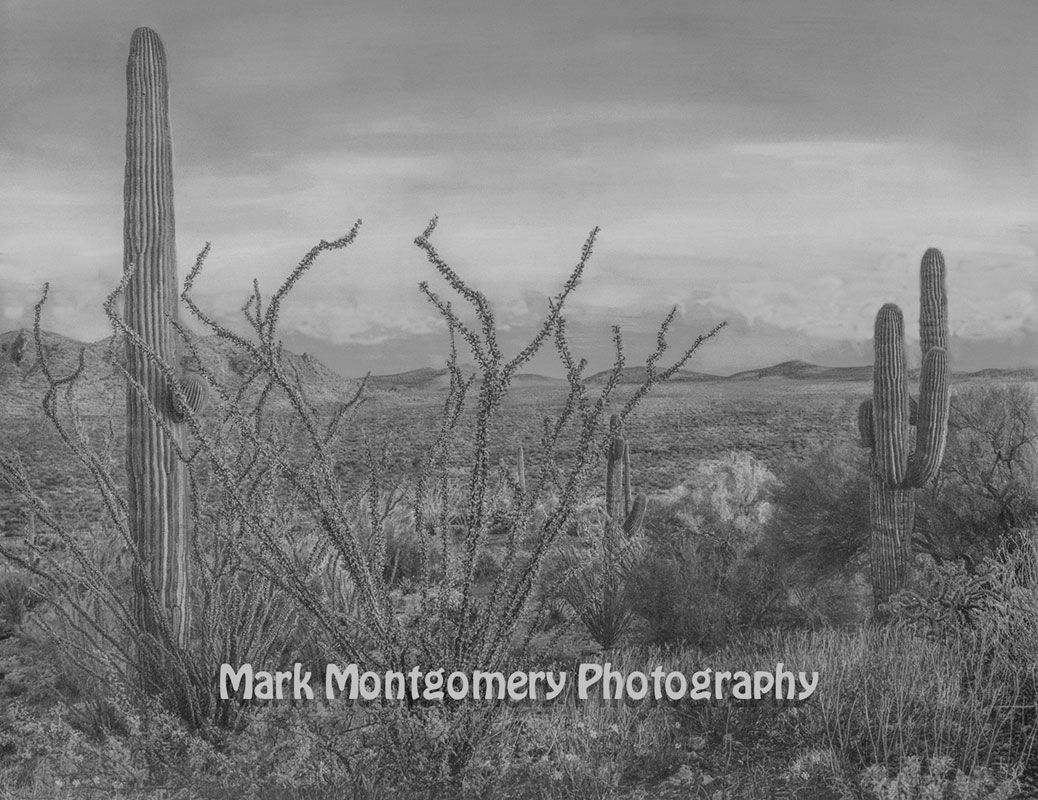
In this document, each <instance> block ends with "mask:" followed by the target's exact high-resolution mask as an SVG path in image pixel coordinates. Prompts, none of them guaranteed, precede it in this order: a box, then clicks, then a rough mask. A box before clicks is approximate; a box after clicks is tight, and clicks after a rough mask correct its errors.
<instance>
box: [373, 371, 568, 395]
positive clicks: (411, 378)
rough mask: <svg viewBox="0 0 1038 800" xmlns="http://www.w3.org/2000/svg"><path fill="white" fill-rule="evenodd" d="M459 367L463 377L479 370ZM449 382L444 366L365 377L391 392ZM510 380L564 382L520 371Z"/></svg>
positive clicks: (547, 383)
mask: <svg viewBox="0 0 1038 800" xmlns="http://www.w3.org/2000/svg"><path fill="white" fill-rule="evenodd" d="M459 369H460V370H461V374H462V375H463V376H464V377H465V378H470V377H472V376H473V375H477V373H478V372H479V370H478V369H477V368H476V367H475V366H474V365H473V364H462V365H461V366H460V368H459ZM450 382H451V376H450V370H448V369H447V368H446V367H443V368H442V369H435V368H433V367H423V368H421V369H412V370H409V371H407V372H397V373H393V374H391V375H370V376H368V379H367V385H368V386H370V387H372V388H375V389H384V390H387V391H391V392H394V391H401V390H403V391H421V390H424V389H432V390H436V389H447V388H449V387H450ZM512 382H513V385H515V386H560V385H562V384H564V383H565V380H563V379H562V378H549V377H548V376H547V375H537V374H534V373H520V374H518V375H516V376H515V377H514V378H513V379H512Z"/></svg>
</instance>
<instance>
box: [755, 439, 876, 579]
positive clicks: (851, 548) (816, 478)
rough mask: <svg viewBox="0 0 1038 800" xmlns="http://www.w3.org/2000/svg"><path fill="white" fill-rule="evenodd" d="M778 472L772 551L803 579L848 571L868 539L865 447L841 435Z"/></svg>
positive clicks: (770, 535) (837, 574) (830, 575)
mask: <svg viewBox="0 0 1038 800" xmlns="http://www.w3.org/2000/svg"><path fill="white" fill-rule="evenodd" d="M778 473H779V475H781V480H780V481H779V483H778V485H777V486H776V487H775V489H774V491H773V493H772V499H773V502H774V505H775V513H774V515H773V518H772V521H771V525H770V530H769V539H770V540H771V541H772V542H773V544H774V552H775V554H776V556H777V557H779V558H781V560H782V562H783V563H784V565H785V566H787V567H788V568H790V569H791V570H792V574H794V575H797V576H799V578H800V582H804V583H809V584H814V583H816V582H817V581H819V580H822V579H824V578H826V577H832V576H842V575H846V574H848V573H849V572H851V571H852V570H853V569H854V568H855V567H856V566H857V565H858V563H859V559H860V557H861V556H862V555H863V554H864V553H865V552H866V551H867V549H868V543H869V479H868V456H867V453H866V452H865V451H864V450H863V449H862V448H861V447H860V446H859V445H858V444H857V443H856V442H854V441H852V440H851V439H850V438H849V437H840V438H837V439H835V440H834V441H831V442H825V443H823V444H819V445H816V446H814V447H813V448H811V449H810V450H808V451H807V452H806V453H804V454H803V456H802V457H800V458H797V459H795V460H791V461H790V462H788V463H786V464H784V465H783V466H782V467H781V468H780V469H779V470H778Z"/></svg>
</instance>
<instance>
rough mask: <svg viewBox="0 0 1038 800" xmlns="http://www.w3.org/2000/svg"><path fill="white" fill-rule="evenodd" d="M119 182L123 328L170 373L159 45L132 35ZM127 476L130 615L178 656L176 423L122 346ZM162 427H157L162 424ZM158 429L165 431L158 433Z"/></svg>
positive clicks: (170, 229)
mask: <svg viewBox="0 0 1038 800" xmlns="http://www.w3.org/2000/svg"><path fill="white" fill-rule="evenodd" d="M126 92H127V111H126V178H125V183H124V188H123V192H124V194H123V198H124V227H123V248H124V250H123V269H124V270H129V271H132V277H131V278H130V280H129V283H128V284H127V287H126V295H125V306H124V312H123V313H124V318H125V321H126V325H127V327H128V328H130V329H131V330H133V331H135V332H136V333H137V334H138V335H139V336H140V338H141V339H142V340H143V342H144V344H145V345H146V346H147V347H148V348H151V350H153V351H154V353H155V354H157V355H158V357H159V358H160V359H162V360H163V361H164V362H166V363H167V364H176V363H177V333H176V331H175V330H174V328H173V326H172V325H171V324H170V319H171V318H172V319H176V317H177V265H176V249H175V243H174V215H173V147H172V138H171V135H170V126H169V87H168V83H167V77H166V54H165V50H164V49H163V46H162V42H161V41H160V40H159V37H158V35H157V34H156V33H155V32H154V31H153V30H151V29H150V28H138V29H137V30H135V31H134V32H133V38H132V39H131V41H130V57H129V60H128V61H127V64H126ZM126 360H127V369H128V372H129V374H130V377H131V378H132V379H133V381H135V382H136V383H137V384H139V386H140V387H142V388H143V392H141V391H140V390H138V389H137V388H135V387H134V386H133V385H132V383H131V385H129V386H128V387H127V395H126V450H127V459H126V468H127V473H128V479H129V481H128V486H129V521H130V528H131V531H132V533H133V537H134V542H135V544H136V547H137V551H138V552H137V555H138V558H137V559H136V561H135V564H134V569H133V583H134V596H135V603H136V606H135V610H136V613H137V617H138V620H139V621H140V623H141V625H142V627H143V628H144V630H145V631H147V632H149V633H151V634H153V635H155V636H157V637H159V638H160V639H165V638H166V637H165V636H163V634H164V633H167V634H169V635H170V636H171V638H172V640H173V642H175V643H176V644H178V645H180V646H181V647H183V646H186V644H187V641H188V632H189V625H190V615H189V604H188V567H189V559H188V553H189V547H188V520H187V494H186V484H185V478H184V467H183V464H182V463H181V462H180V460H179V458H178V457H177V453H176V448H177V447H180V446H182V445H183V436H184V432H183V426H182V425H181V424H180V416H181V415H180V414H177V413H175V409H174V404H173V402H172V398H173V392H172V391H171V389H170V387H169V386H168V385H167V381H166V378H165V376H164V375H163V373H162V370H161V369H160V368H159V366H158V364H156V363H155V362H154V360H153V359H151V358H149V357H148V355H147V354H146V353H145V352H144V350H143V348H141V347H139V346H137V345H135V343H134V342H133V341H131V340H129V339H128V340H127V347H126ZM163 423H164V424H163ZM164 428H165V430H164Z"/></svg>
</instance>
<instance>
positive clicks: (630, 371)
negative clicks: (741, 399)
mask: <svg viewBox="0 0 1038 800" xmlns="http://www.w3.org/2000/svg"><path fill="white" fill-rule="evenodd" d="M612 374H613V371H612V370H611V369H605V370H602V371H601V372H596V373H595V374H594V375H591V376H589V377H587V378H585V379H584V382H585V383H605V382H606V381H607V380H609V376H610V375H612ZM723 380H725V378H723V377H722V376H720V375H711V374H709V373H706V372H693V371H692V370H688V369H682V370H678V371H677V372H676V373H674V375H672V376H671V378H670V381H669V382H671V383H683V382H686V381H723ZM619 382H620V383H635V384H640V383H644V382H645V367H624V368H623V369H622V370H621V371H620V377H619Z"/></svg>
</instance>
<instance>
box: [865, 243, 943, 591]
mask: <svg viewBox="0 0 1038 800" xmlns="http://www.w3.org/2000/svg"><path fill="white" fill-rule="evenodd" d="M919 284H920V302H919V333H920V345H921V347H922V351H923V362H922V371H921V374H920V377H919V400H918V403H916V401H915V400H914V399H913V398H910V397H909V396H908V383H907V379H908V375H907V367H906V359H905V321H904V317H903V316H902V314H901V309H900V308H898V307H897V306H896V305H894V304H893V303H887V304H886V305H884V306H883V307H882V308H880V310H879V313H878V314H877V315H876V328H875V350H876V356H875V364H874V366H873V388H872V399H871V400H865V401H864V402H863V403H862V404H861V407H860V408H859V410H858V427H859V432H860V433H861V439H862V444H863V445H864V446H866V447H869V448H871V450H872V457H871V459H870V467H871V469H870V472H871V476H870V484H869V516H870V520H871V528H872V592H873V598H874V600H875V603H876V607H877V609H879V607H880V606H881V605H882V604H883V603H885V602H886V601H887V600H888V599H889V598H890V596H891V595H892V594H895V593H896V592H898V591H900V590H902V589H904V588H905V586H906V585H907V582H908V578H909V573H910V569H911V561H912V527H913V523H914V520H915V500H914V497H913V495H912V491H913V489H918V488H920V487H921V486H923V485H924V484H926V482H927V481H929V480H930V479H931V478H932V477H933V476H934V475H935V474H936V472H937V470H938V468H939V467H940V465H941V459H942V458H943V456H944V446H945V442H946V439H947V433H948V406H949V400H950V391H949V388H948V352H947V349H946V348H947V344H948V297H947V294H946V292H945V286H944V257H943V256H942V255H941V252H940V250H936V249H934V248H930V249H929V250H927V251H926V253H925V254H924V255H923V261H922V265H921V268H920V276H919ZM912 425H915V427H916V436H915V449H914V450H910V448H911V443H910V439H911V437H910V434H911V426H912Z"/></svg>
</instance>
